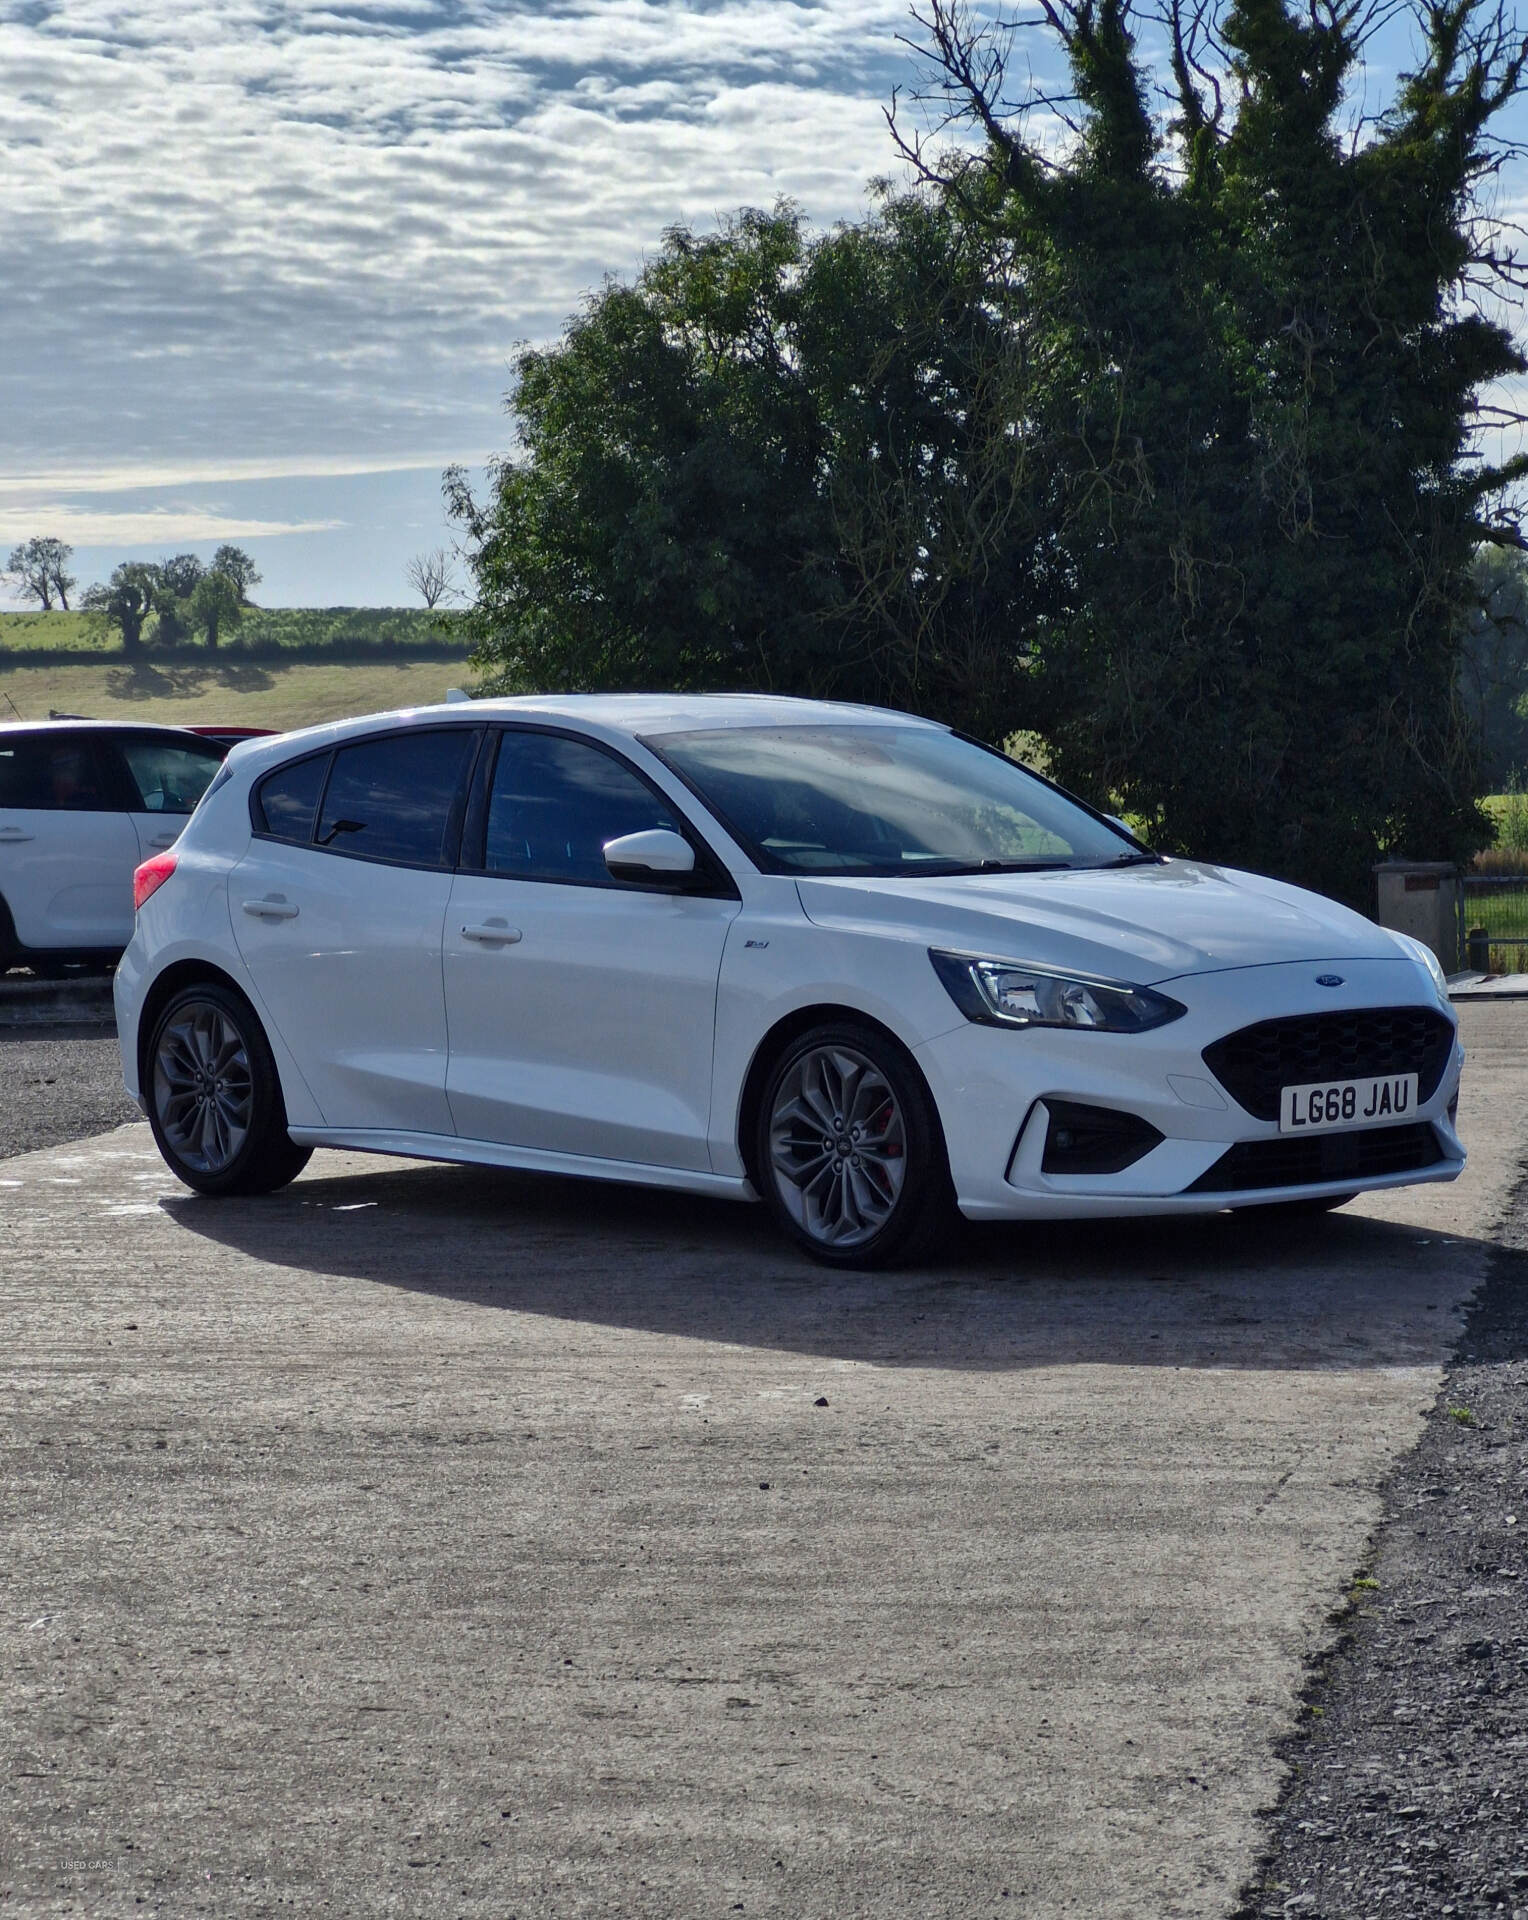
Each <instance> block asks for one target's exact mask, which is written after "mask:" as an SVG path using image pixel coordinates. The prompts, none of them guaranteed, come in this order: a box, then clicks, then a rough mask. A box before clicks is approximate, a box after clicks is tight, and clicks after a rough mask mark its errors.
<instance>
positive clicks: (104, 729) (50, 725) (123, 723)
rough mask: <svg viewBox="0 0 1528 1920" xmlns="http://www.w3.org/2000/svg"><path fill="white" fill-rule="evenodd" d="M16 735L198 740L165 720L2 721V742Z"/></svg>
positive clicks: (197, 736) (184, 729)
mask: <svg viewBox="0 0 1528 1920" xmlns="http://www.w3.org/2000/svg"><path fill="white" fill-rule="evenodd" d="M16 733H162V734H165V735H167V736H168V737H169V738H170V739H172V740H196V739H199V738H201V737H202V736H200V735H198V734H194V733H193V732H192V731H191V729H190V728H189V727H177V726H172V725H171V724H170V723H169V722H168V721H164V720H84V719H81V720H68V719H64V720H0V739H3V738H4V737H5V736H6V735H7V734H16Z"/></svg>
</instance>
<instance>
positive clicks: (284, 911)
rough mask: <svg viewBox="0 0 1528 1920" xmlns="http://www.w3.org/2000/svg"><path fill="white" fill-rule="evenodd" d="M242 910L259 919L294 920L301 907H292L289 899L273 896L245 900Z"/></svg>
mask: <svg viewBox="0 0 1528 1920" xmlns="http://www.w3.org/2000/svg"><path fill="white" fill-rule="evenodd" d="M244 911H245V912H246V913H252V914H254V915H255V917H256V918H257V919H259V920H295V919H296V918H297V915H298V913H299V912H300V911H301V909H300V908H298V907H294V906H293V905H292V903H291V901H290V900H283V899H281V898H280V897H279V896H275V897H272V898H271V899H269V900H246V901H245V902H244Z"/></svg>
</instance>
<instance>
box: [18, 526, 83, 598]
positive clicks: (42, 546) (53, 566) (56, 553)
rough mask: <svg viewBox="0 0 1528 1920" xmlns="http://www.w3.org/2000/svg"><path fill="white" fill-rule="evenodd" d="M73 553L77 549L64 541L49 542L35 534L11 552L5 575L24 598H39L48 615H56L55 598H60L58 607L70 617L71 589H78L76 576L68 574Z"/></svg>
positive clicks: (50, 540) (49, 540)
mask: <svg viewBox="0 0 1528 1920" xmlns="http://www.w3.org/2000/svg"><path fill="white" fill-rule="evenodd" d="M73 552H74V549H73V547H71V546H68V545H67V544H66V543H65V542H64V541H62V540H52V539H46V538H44V537H43V536H42V535H40V534H34V535H33V537H32V538H31V539H30V540H26V541H23V542H22V544H21V545H20V546H17V547H12V548H11V553H10V558H9V559H8V560H7V561H6V563H5V571H6V572H7V574H9V575H10V576H11V577H12V578H13V579H14V580H15V582H16V584H17V585H18V586H19V587H20V589H21V591H22V592H23V593H24V594H26V595H27V596H28V597H29V598H30V597H34V596H35V598H36V599H37V600H38V601H39V602H40V604H41V609H42V611H43V612H44V613H49V612H51V611H52V607H53V596H54V594H57V595H58V604H59V605H60V606H61V607H62V608H63V610H64V612H65V613H67V612H68V611H69V589H70V588H71V587H72V586H73V585H74V575H73V574H72V573H70V572H69V571H68V566H69V560H70V556H71V555H72V554H73Z"/></svg>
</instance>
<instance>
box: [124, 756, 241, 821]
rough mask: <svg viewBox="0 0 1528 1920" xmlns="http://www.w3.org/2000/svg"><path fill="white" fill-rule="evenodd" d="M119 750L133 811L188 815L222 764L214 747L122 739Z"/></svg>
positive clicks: (221, 757)
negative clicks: (128, 785) (130, 780)
mask: <svg viewBox="0 0 1528 1920" xmlns="http://www.w3.org/2000/svg"><path fill="white" fill-rule="evenodd" d="M118 744H119V747H120V750H121V753H122V758H123V759H124V760H125V761H126V762H127V771H128V774H129V776H130V777H131V779H132V783H133V788H134V793H133V802H134V809H133V810H134V811H135V812H138V813H191V812H193V811H194V810H195V807H196V803H197V801H198V800H200V799H201V797H202V795H203V794H204V793H205V792H206V791H207V788H208V787H209V786H210V785H211V783H212V777H213V775H214V774H215V773H216V772H217V770H218V768H219V767H220V766H221V765H222V764H223V755H222V754H221V752H219V751H218V750H217V749H216V748H214V747H210V746H208V747H202V746H195V747H193V746H188V745H182V743H181V742H180V741H178V740H153V739H142V740H123V741H120V742H119V743H118Z"/></svg>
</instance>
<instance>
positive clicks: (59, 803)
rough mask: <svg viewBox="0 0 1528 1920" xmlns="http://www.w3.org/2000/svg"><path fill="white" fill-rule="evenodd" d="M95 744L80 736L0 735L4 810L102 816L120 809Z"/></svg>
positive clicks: (0, 787) (0, 793)
mask: <svg viewBox="0 0 1528 1920" xmlns="http://www.w3.org/2000/svg"><path fill="white" fill-rule="evenodd" d="M116 804H117V802H116V799H115V797H114V796H113V795H112V794H110V793H109V792H108V791H107V790H106V780H105V776H104V775H103V773H102V770H101V767H100V763H99V759H98V757H97V755H96V752H95V748H94V746H93V745H92V743H91V742H90V741H89V740H87V739H83V738H81V736H79V735H78V734H67V733H63V734H59V733H46V734H35V733H34V734H31V735H22V736H20V737H19V738H17V737H12V738H10V739H7V738H6V737H5V735H4V734H3V733H0V807H27V808H30V809H42V810H48V811H61V812H67V813H104V812H110V811H112V810H114V809H115V807H116Z"/></svg>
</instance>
